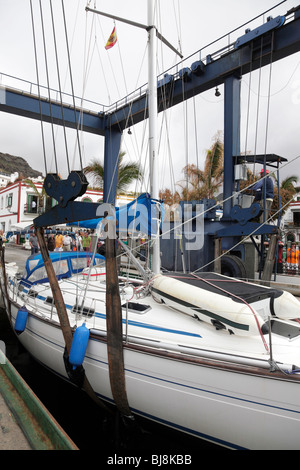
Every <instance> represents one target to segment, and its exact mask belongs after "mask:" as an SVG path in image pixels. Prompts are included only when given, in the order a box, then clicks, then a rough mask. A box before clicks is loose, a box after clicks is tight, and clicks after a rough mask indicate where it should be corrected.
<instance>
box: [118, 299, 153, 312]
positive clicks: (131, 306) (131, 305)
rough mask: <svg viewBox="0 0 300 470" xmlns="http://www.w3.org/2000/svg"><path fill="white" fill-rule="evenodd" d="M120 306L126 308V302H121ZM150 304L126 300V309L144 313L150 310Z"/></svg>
mask: <svg viewBox="0 0 300 470" xmlns="http://www.w3.org/2000/svg"><path fill="white" fill-rule="evenodd" d="M122 308H124V309H126V308H127V304H123V305H122ZM150 308H151V307H150V305H145V304H138V303H137V302H128V311H129V312H134V313H140V314H142V313H146V312H148V311H149V310H150Z"/></svg>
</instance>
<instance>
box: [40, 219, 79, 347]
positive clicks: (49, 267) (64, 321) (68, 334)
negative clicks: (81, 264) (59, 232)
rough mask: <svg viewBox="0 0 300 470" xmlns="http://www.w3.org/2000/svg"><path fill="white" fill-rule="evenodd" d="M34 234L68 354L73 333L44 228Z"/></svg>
mask: <svg viewBox="0 0 300 470" xmlns="http://www.w3.org/2000/svg"><path fill="white" fill-rule="evenodd" d="M36 235H37V239H38V242H39V246H40V250H41V255H42V257H43V261H44V264H45V268H46V271H47V276H48V279H49V283H50V286H51V290H52V294H53V299H54V303H55V307H56V311H57V315H58V318H59V322H60V326H61V330H62V334H63V337H64V340H65V344H66V349H67V352H68V354H70V350H71V346H72V340H73V334H72V329H71V326H70V322H69V317H68V314H67V310H66V306H65V302H64V299H63V296H62V293H61V290H60V287H59V284H58V280H57V277H56V274H55V271H54V268H53V264H52V261H51V259H50V256H49V252H48V249H47V246H46V243H45V238H44V230H43V229H42V228H41V227H38V228H36Z"/></svg>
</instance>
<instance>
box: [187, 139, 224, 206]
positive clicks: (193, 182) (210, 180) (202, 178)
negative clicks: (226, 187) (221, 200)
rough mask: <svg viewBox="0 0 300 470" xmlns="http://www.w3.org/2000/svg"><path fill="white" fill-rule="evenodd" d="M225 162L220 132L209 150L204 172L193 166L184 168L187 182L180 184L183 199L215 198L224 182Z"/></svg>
mask: <svg viewBox="0 0 300 470" xmlns="http://www.w3.org/2000/svg"><path fill="white" fill-rule="evenodd" d="M223 162H224V144H223V140H222V137H221V135H220V133H219V132H218V133H217V134H216V136H215V137H214V142H213V144H212V146H211V148H210V149H209V150H207V153H206V158H205V163H204V170H200V169H199V168H197V166H196V165H193V164H192V165H186V166H185V167H184V168H183V173H184V175H185V182H184V181H182V182H181V183H178V184H179V186H181V188H182V198H183V199H185V200H192V199H203V198H208V199H212V198H214V197H215V195H216V193H217V191H218V190H219V188H220V186H221V184H222V181H223V171H224V170H223Z"/></svg>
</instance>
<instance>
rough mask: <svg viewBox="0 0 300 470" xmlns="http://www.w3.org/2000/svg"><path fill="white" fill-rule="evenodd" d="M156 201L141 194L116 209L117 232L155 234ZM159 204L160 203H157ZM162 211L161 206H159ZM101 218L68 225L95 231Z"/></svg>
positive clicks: (145, 194)
mask: <svg viewBox="0 0 300 470" xmlns="http://www.w3.org/2000/svg"><path fill="white" fill-rule="evenodd" d="M157 202H158V201H157V200H155V199H152V198H150V196H149V194H147V193H144V194H141V195H140V196H139V197H138V198H137V199H135V200H134V201H132V202H130V203H129V204H127V205H126V206H121V207H116V208H115V211H116V222H117V231H119V232H121V231H122V232H129V233H133V232H141V233H143V234H144V235H151V234H152V233H156V232H157V229H156V227H157V221H156V204H157ZM159 202H160V201H159ZM161 210H163V204H162V205H161ZM101 220H102V218H101V217H99V218H97V219H91V220H83V221H79V222H76V224H74V223H72V224H69V225H72V226H76V227H82V228H86V229H96V228H97V226H98V224H99V223H100V222H101Z"/></svg>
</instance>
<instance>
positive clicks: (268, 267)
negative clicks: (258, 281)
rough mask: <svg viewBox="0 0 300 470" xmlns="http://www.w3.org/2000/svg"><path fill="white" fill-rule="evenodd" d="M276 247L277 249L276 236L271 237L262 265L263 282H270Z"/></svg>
mask: <svg viewBox="0 0 300 470" xmlns="http://www.w3.org/2000/svg"><path fill="white" fill-rule="evenodd" d="M276 247H277V234H275V235H272V236H271V240H270V244H269V249H268V253H267V257H266V261H265V265H264V270H263V273H262V277H261V278H262V280H263V281H270V280H271V276H272V272H273V267H274V262H275V256H276ZM264 285H270V284H269V283H267V284H264Z"/></svg>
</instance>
